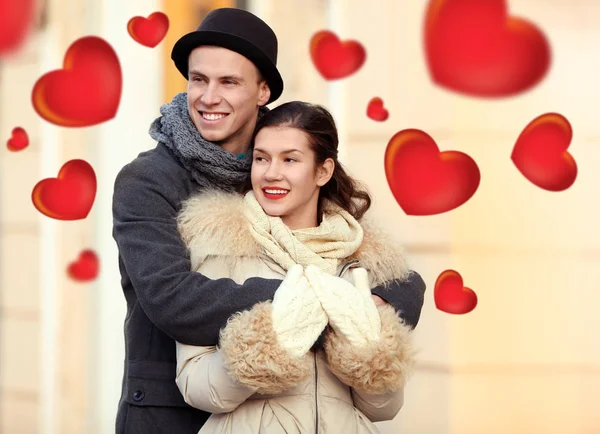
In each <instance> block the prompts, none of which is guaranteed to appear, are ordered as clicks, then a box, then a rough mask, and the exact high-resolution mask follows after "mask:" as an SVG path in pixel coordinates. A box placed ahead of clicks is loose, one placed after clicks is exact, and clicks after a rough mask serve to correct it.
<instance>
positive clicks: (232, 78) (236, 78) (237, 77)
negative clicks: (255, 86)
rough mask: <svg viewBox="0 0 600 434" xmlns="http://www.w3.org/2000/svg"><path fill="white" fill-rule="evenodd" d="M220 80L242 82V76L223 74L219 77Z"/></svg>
mask: <svg viewBox="0 0 600 434" xmlns="http://www.w3.org/2000/svg"><path fill="white" fill-rule="evenodd" d="M221 80H235V81H240V82H243V81H244V78H243V77H240V76H239V75H224V76H223V77H221Z"/></svg>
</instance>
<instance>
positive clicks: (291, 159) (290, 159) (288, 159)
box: [285, 158, 296, 161]
mask: <svg viewBox="0 0 600 434" xmlns="http://www.w3.org/2000/svg"><path fill="white" fill-rule="evenodd" d="M285 161H296V160H294V159H293V158H286V159H285Z"/></svg>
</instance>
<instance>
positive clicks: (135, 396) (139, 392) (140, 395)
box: [133, 390, 145, 402]
mask: <svg viewBox="0 0 600 434" xmlns="http://www.w3.org/2000/svg"><path fill="white" fill-rule="evenodd" d="M144 396H145V394H144V391H143V390H136V391H135V392H133V400H134V401H135V402H140V401H141V400H142V399H144Z"/></svg>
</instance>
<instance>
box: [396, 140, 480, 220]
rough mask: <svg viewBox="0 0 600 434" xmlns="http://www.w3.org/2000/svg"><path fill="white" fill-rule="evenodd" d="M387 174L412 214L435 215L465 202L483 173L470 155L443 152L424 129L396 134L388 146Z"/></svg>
mask: <svg viewBox="0 0 600 434" xmlns="http://www.w3.org/2000/svg"><path fill="white" fill-rule="evenodd" d="M385 174H386V177H387V181H388V184H389V186H390V189H391V190H392V194H393V195H394V197H395V198H396V201H397V202H398V204H399V205H400V207H401V208H402V209H403V210H404V212H405V213H406V214H408V215H432V214H440V213H443V212H446V211H450V210H452V209H454V208H457V207H459V206H461V205H462V204H463V203H465V202H466V201H467V200H469V199H470V198H471V196H473V194H475V192H476V191H477V188H478V187H479V181H480V173H479V168H478V167H477V164H476V163H475V161H473V159H472V158H471V157H469V156H468V155H466V154H464V153H462V152H458V151H445V152H440V151H439V149H438V146H437V144H436V143H435V141H434V140H433V139H432V138H431V137H430V136H429V135H428V134H427V133H425V132H423V131H421V130H415V129H408V130H403V131H400V132H398V133H396V134H395V135H394V137H392V138H391V139H390V141H389V143H388V146H387V148H386V150H385Z"/></svg>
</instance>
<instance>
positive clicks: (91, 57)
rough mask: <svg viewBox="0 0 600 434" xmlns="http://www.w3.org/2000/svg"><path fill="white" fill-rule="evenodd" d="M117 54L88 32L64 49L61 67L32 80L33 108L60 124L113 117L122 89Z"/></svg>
mask: <svg viewBox="0 0 600 434" xmlns="http://www.w3.org/2000/svg"><path fill="white" fill-rule="evenodd" d="M122 82H123V78H122V74H121V65H120V63H119V58H118V57H117V54H116V53H115V51H114V50H113V48H112V47H111V46H110V45H109V44H108V43H107V42H106V41H105V40H104V39H101V38H98V37H96V36H88V37H84V38H80V39H78V40H77V41H75V42H74V43H73V44H72V45H71V46H70V47H69V49H68V50H67V53H66V54H65V58H64V69H62V70H57V71H52V72H49V73H47V74H45V75H43V76H42V77H41V78H39V79H38V81H37V82H36V83H35V86H34V87H33V92H32V102H33V107H34V108H35V111H36V112H37V113H38V114H39V115H40V116H41V117H42V118H44V119H46V120H47V121H48V122H51V123H53V124H56V125H60V126H63V127H85V126H90V125H96V124H99V123H102V122H106V121H108V120H110V119H112V118H114V117H115V116H116V114H117V109H118V108H119V102H120V99H121V90H122Z"/></svg>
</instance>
